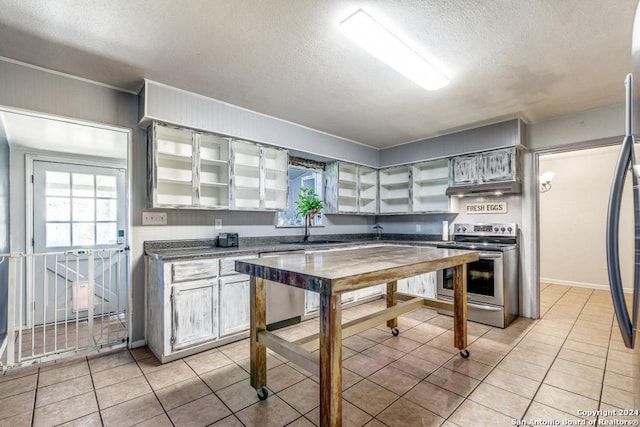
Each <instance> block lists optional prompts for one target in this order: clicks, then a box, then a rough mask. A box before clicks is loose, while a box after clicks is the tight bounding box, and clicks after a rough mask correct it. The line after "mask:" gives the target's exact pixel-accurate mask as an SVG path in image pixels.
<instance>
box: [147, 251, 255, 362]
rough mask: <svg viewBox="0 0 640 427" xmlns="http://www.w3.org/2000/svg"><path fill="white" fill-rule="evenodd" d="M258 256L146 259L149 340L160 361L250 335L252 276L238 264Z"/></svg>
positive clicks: (150, 346) (152, 257)
mask: <svg viewBox="0 0 640 427" xmlns="http://www.w3.org/2000/svg"><path fill="white" fill-rule="evenodd" d="M253 256H254V255H251V256H246V257H245V256H243V257H229V258H205V259H202V258H200V259H197V260H184V261H182V260H181V261H175V262H164V261H163V259H162V258H161V257H154V256H145V263H146V299H147V310H146V311H147V313H146V315H147V331H146V339H147V345H148V346H149V348H150V349H151V351H152V352H153V353H154V354H155V355H156V357H157V358H158V360H160V362H162V363H165V362H170V361H172V360H175V359H178V358H181V357H185V356H188V355H190V354H195V353H198V352H201V351H204V350H207V349H209V348H213V347H217V346H220V345H223V344H227V343H229V342H232V341H237V340H239V339H242V338H245V337H246V336H248V331H249V276H247V275H244V274H238V273H236V272H235V270H234V264H235V260H236V259H239V258H250V257H253Z"/></svg>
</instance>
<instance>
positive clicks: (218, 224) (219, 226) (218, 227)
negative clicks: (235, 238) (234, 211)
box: [214, 218, 222, 230]
mask: <svg viewBox="0 0 640 427" xmlns="http://www.w3.org/2000/svg"><path fill="white" fill-rule="evenodd" d="M214 224H215V229H216V230H222V220H221V219H220V218H216V220H215V221H214Z"/></svg>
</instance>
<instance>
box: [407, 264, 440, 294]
mask: <svg viewBox="0 0 640 427" xmlns="http://www.w3.org/2000/svg"><path fill="white" fill-rule="evenodd" d="M437 280H438V273H437V272H435V271H432V272H430V273H424V274H420V275H419V276H414V277H408V278H406V279H400V280H398V292H402V293H405V294H410V295H416V296H420V297H426V298H431V299H436V294H437V284H438V282H437Z"/></svg>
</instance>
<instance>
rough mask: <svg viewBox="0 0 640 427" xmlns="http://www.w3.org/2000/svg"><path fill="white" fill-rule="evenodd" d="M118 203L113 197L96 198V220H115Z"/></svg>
mask: <svg viewBox="0 0 640 427" xmlns="http://www.w3.org/2000/svg"><path fill="white" fill-rule="evenodd" d="M117 210H118V203H117V202H116V200H115V199H97V200H96V221H116V220H117V219H118V218H117V216H118V213H117Z"/></svg>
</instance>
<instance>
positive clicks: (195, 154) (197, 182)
mask: <svg viewBox="0 0 640 427" xmlns="http://www.w3.org/2000/svg"><path fill="white" fill-rule="evenodd" d="M149 135H150V144H149V153H148V156H149V160H150V165H151V168H150V172H151V173H150V176H149V184H150V185H149V191H150V196H149V200H150V204H151V207H154V208H155V207H174V208H201V207H205V208H228V207H229V141H228V140H227V139H226V138H223V137H220V136H218V135H213V134H209V133H205V132H197V131H194V130H191V129H184V128H179V127H175V126H170V125H165V124H163V123H158V122H154V123H153V125H152V128H151V132H150V134H149Z"/></svg>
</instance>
